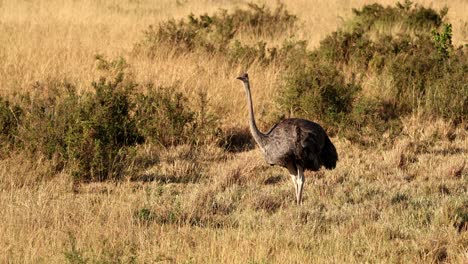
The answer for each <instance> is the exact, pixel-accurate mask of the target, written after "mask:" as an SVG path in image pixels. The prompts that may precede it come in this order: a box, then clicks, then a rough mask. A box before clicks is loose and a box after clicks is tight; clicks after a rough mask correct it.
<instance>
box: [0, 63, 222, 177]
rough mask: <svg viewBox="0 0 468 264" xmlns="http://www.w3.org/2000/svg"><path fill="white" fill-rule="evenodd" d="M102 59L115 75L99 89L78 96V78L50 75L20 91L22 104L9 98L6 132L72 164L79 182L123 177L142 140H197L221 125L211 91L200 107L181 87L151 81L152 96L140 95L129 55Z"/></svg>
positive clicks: (1, 106)
mask: <svg viewBox="0 0 468 264" xmlns="http://www.w3.org/2000/svg"><path fill="white" fill-rule="evenodd" d="M97 60H98V68H99V69H103V70H104V72H103V75H107V77H102V78H100V79H99V81H97V82H93V83H92V88H93V90H92V91H91V92H86V93H83V94H78V93H77V92H76V89H75V87H74V86H73V85H72V84H70V83H67V82H60V81H47V82H42V83H40V82H37V83H36V84H35V85H34V87H33V88H34V89H32V90H33V92H30V93H27V94H24V95H22V96H21V97H20V99H19V103H18V104H19V105H21V108H20V107H19V106H12V104H11V103H9V102H8V101H6V100H3V99H1V100H0V122H1V124H2V130H1V132H2V133H1V134H0V137H5V138H6V139H10V141H11V142H13V143H15V144H14V146H15V147H16V148H17V149H22V150H25V151H27V152H29V153H33V154H34V153H40V154H42V155H45V156H46V157H48V158H50V159H55V160H56V161H57V162H58V164H61V165H60V166H58V167H57V169H62V168H65V167H66V168H68V170H70V171H71V173H72V175H73V176H74V178H75V180H77V181H103V180H109V179H110V180H117V179H119V178H121V176H122V175H123V173H124V172H126V170H127V169H126V167H127V165H128V164H129V163H130V162H131V161H132V159H133V157H134V154H135V149H134V146H136V145H138V144H141V143H143V142H145V141H146V142H152V143H158V144H160V145H163V146H171V145H177V144H195V143H200V142H204V140H205V139H207V138H209V137H210V136H211V135H212V134H211V133H215V132H216V131H217V129H216V122H215V120H216V119H215V118H214V116H213V115H212V114H210V113H209V112H208V111H207V104H208V102H207V99H206V94H203V93H201V94H200V96H199V97H200V103H199V107H200V109H199V110H198V111H194V110H192V109H190V108H189V107H188V106H187V99H186V98H185V97H184V96H183V95H182V94H181V93H179V92H177V91H175V90H176V86H174V87H167V88H163V87H159V88H154V85H153V84H148V86H147V87H146V88H147V90H148V93H147V94H145V95H143V94H140V93H136V87H137V86H138V84H137V83H136V82H135V81H134V80H133V79H132V78H129V77H126V75H125V73H124V70H125V69H127V68H128V65H127V64H126V63H125V61H124V60H123V59H118V60H112V61H107V60H106V59H104V58H103V57H101V56H99V57H97ZM20 117H21V118H20ZM19 122H20V124H21V126H18V124H19ZM2 143H3V141H2Z"/></svg>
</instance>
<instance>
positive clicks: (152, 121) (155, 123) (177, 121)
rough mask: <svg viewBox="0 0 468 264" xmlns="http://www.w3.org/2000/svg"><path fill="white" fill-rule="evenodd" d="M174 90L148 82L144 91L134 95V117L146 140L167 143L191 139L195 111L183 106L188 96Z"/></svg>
mask: <svg viewBox="0 0 468 264" xmlns="http://www.w3.org/2000/svg"><path fill="white" fill-rule="evenodd" d="M174 89H175V87H159V88H155V87H152V85H150V86H149V87H148V93H147V94H139V95H137V97H136V100H135V102H136V103H137V109H136V111H135V118H136V119H137V120H138V128H139V130H140V131H141V133H142V134H143V136H144V137H145V138H146V139H147V141H151V142H153V143H158V144H161V145H163V146H169V145H176V144H180V143H186V142H189V141H190V140H191V139H192V135H191V132H193V129H194V127H195V124H196V120H195V112H193V111H192V110H190V109H188V108H187V107H186V105H187V99H186V98H185V97H184V96H183V94H182V93H179V92H175V91H174Z"/></svg>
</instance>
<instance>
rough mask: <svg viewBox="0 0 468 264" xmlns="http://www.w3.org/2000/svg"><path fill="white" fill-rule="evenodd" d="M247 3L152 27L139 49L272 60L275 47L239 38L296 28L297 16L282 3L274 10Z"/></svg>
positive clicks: (233, 58)
mask: <svg viewBox="0 0 468 264" xmlns="http://www.w3.org/2000/svg"><path fill="white" fill-rule="evenodd" d="M247 6H248V9H239V8H238V9H235V10H234V11H233V12H227V10H220V11H219V12H217V13H215V14H213V15H208V14H204V15H200V16H195V15H193V14H191V15H189V16H188V19H187V20H184V19H181V20H178V21H176V20H169V21H166V22H163V23H161V24H160V25H158V26H153V25H152V26H149V28H148V29H147V30H145V31H144V39H143V41H141V42H140V43H138V44H137V45H136V50H138V51H143V52H145V53H146V54H148V55H149V56H153V55H154V54H155V52H157V51H158V50H161V49H166V48H168V47H169V48H170V49H174V50H175V51H176V52H177V53H185V52H207V53H209V54H227V55H228V58H229V60H230V61H231V62H235V63H239V62H242V63H251V62H253V61H255V60H259V61H261V62H269V61H271V60H272V59H273V58H274V57H275V55H276V51H277V48H276V47H271V48H267V45H266V43H265V42H264V41H259V42H257V43H256V44H253V45H252V44H245V43H241V42H240V41H239V40H238V39H237V38H236V37H237V36H239V35H241V34H244V35H253V36H255V38H256V39H258V38H262V37H274V36H276V35H278V34H281V33H283V32H284V31H285V30H288V29H290V28H293V27H294V24H295V22H296V20H297V18H296V16H294V15H291V14H289V13H288V12H287V10H286V9H285V8H284V5H282V4H280V5H278V7H277V8H276V9H274V10H271V9H270V8H268V7H266V6H264V5H263V6H259V5H257V4H253V3H250V4H248V5H247Z"/></svg>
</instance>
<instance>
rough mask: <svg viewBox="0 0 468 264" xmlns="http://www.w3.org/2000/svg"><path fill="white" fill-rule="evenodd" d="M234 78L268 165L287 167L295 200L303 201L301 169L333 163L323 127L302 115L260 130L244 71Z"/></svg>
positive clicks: (331, 147) (333, 151)
mask: <svg viewBox="0 0 468 264" xmlns="http://www.w3.org/2000/svg"><path fill="white" fill-rule="evenodd" d="M237 79H239V80H241V81H242V82H243V83H244V88H245V91H246V95H247V103H248V106H249V115H250V118H249V124H250V132H251V133H252V137H253V138H254V140H255V142H256V143H257V145H258V146H259V147H260V149H261V151H262V153H263V156H264V157H265V160H266V162H267V163H268V164H270V165H279V166H281V167H285V168H287V169H288V170H289V173H290V174H291V178H292V180H293V183H294V186H295V189H296V201H297V203H298V204H300V203H301V202H302V190H303V185H304V181H305V179H304V170H311V171H318V170H319V169H320V168H321V167H322V166H324V167H325V168H327V169H333V168H335V167H336V162H337V161H338V154H337V152H336V149H335V146H334V145H333V143H332V142H331V141H330V138H329V137H328V136H327V134H326V132H325V130H324V129H323V128H322V127H321V126H320V125H319V124H317V123H314V122H311V121H309V120H305V119H297V118H291V119H285V120H283V121H281V122H279V123H278V124H276V125H274V126H273V127H272V128H271V129H270V130H269V131H268V132H267V133H265V134H264V133H261V132H260V131H259V130H258V128H257V125H256V123H255V117H254V111H253V103H252V95H251V93H250V82H249V77H248V75H247V73H244V74H243V75H241V76H240V77H238V78H237Z"/></svg>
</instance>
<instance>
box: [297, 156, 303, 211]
mask: <svg viewBox="0 0 468 264" xmlns="http://www.w3.org/2000/svg"><path fill="white" fill-rule="evenodd" d="M296 167H297V177H296V186H297V191H296V198H297V204H298V205H300V204H302V190H303V187H304V181H305V178H304V169H303V168H302V167H301V166H299V165H297V166H296Z"/></svg>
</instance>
